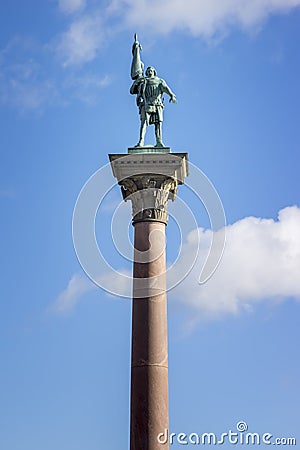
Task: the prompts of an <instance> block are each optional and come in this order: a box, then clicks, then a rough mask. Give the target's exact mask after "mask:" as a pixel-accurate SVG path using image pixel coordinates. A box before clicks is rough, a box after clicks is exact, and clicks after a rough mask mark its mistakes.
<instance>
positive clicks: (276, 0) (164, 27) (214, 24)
mask: <svg viewBox="0 0 300 450" xmlns="http://www.w3.org/2000/svg"><path fill="white" fill-rule="evenodd" d="M297 6H300V0H222V1H220V0H184V1H183V0H164V1H163V2H162V1H161V0H113V1H112V2H111V6H110V7H111V12H112V13H116V12H119V13H121V14H122V17H123V18H124V20H125V22H126V23H127V26H129V27H131V28H137V29H143V28H145V27H146V29H148V30H149V29H151V30H152V31H155V32H157V33H159V34H167V33H169V32H171V31H173V30H188V31H189V32H191V33H192V34H193V35H195V36H200V35H202V36H205V37H211V36H214V35H216V34H223V33H224V32H226V31H227V30H228V29H229V28H230V27H232V26H234V27H241V28H243V29H250V28H253V27H256V26H257V25H259V24H260V23H261V22H262V21H263V20H265V19H266V18H267V17H268V16H269V15H271V14H276V13H285V12H288V11H289V10H291V9H292V8H294V7H297Z"/></svg>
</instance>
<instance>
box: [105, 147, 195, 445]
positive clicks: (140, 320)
mask: <svg viewBox="0 0 300 450" xmlns="http://www.w3.org/2000/svg"><path fill="white" fill-rule="evenodd" d="M109 157H110V161H111V165H112V170H113V174H114V176H115V177H116V178H117V180H118V183H119V184H120V185H121V190H122V195H123V198H124V200H125V201H128V200H131V202H132V216H133V220H132V221H133V225H134V267H133V305H132V350H131V407H130V450H159V449H162V448H164V449H168V448H169V445H168V443H166V444H165V445H162V444H160V443H159V442H158V439H157V437H158V435H159V434H160V433H162V432H164V431H165V430H166V429H168V428H169V424H168V334H167V302H166V300H167V296H166V252H165V226H166V224H167V221H168V214H167V202H168V200H169V199H170V200H175V198H176V192H177V187H178V185H179V184H183V182H184V178H185V177H186V176H187V154H186V153H164V154H160V153H146V152H145V153H136V154H129V155H122V154H114V155H109Z"/></svg>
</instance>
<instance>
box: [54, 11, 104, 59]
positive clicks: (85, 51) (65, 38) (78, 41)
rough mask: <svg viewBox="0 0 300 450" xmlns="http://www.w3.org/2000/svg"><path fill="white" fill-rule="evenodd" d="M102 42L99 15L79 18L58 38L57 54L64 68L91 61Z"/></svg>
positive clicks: (102, 35)
mask: <svg viewBox="0 0 300 450" xmlns="http://www.w3.org/2000/svg"><path fill="white" fill-rule="evenodd" d="M103 40H104V33H103V26H102V21H101V17H100V15H99V14H93V15H92V14H91V15H85V16H82V17H80V18H79V19H77V20H75V21H74V22H72V23H71V25H70V27H69V29H68V31H66V32H65V33H63V34H62V35H61V37H60V40H59V43H58V46H57V53H58V55H59V57H60V58H61V59H62V61H63V65H64V66H65V67H67V66H72V65H81V64H83V63H87V62H89V61H92V60H93V59H94V58H95V57H96V55H97V53H98V51H99V49H100V48H101V46H102V43H103Z"/></svg>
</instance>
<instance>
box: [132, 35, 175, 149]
mask: <svg viewBox="0 0 300 450" xmlns="http://www.w3.org/2000/svg"><path fill="white" fill-rule="evenodd" d="M141 50H142V46H141V44H140V43H139V41H138V38H137V35H136V34H135V35H134V43H133V46H132V63H131V78H132V80H134V81H133V84H132V86H131V88H130V93H131V94H133V95H136V103H137V106H138V108H139V114H140V119H141V127H140V138H139V142H138V143H137V145H136V147H144V145H145V143H144V139H145V134H146V129H147V126H148V125H154V127H155V137H156V145H155V147H158V148H163V147H165V146H164V144H163V142H162V122H163V108H164V99H163V98H162V96H163V94H167V95H169V97H170V102H173V103H176V102H177V100H176V96H175V94H174V92H173V91H172V90H171V88H170V87H169V86H168V85H167V83H166V82H165V80H163V79H162V78H159V77H158V76H157V73H156V70H155V68H154V67H152V66H150V67H148V68H147V70H146V73H145V75H144V63H143V62H142V61H141V56H140V51H141Z"/></svg>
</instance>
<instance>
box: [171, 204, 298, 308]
mask: <svg viewBox="0 0 300 450" xmlns="http://www.w3.org/2000/svg"><path fill="white" fill-rule="evenodd" d="M226 228H227V229H226V246H225V251H224V255H223V259H222V260H221V263H220V266H219V267H218V269H217V270H216V272H215V273H214V275H213V276H212V277H211V278H210V279H209V280H208V281H207V282H206V283H205V284H204V285H199V284H198V279H199V274H200V272H201V267H202V265H203V259H204V256H205V255H206V254H207V251H208V248H209V245H210V233H211V232H210V231H205V232H204V231H203V230H200V235H201V236H200V255H201V256H202V257H200V258H199V259H198V261H197V263H196V265H195V267H194V268H193V270H192V271H191V273H190V274H189V276H188V277H187V278H186V279H185V280H183V282H182V283H181V284H180V285H179V286H178V287H177V288H176V289H175V290H174V291H173V292H171V293H170V297H173V298H176V299H178V300H179V301H182V302H183V303H184V304H185V305H188V306H191V307H192V308H193V309H194V310H195V311H196V312H197V311H198V312H199V317H216V316H220V315H222V314H228V313H230V314H237V313H238V312H240V311H241V310H245V309H246V310H251V309H252V308H253V306H254V305H255V304H256V303H257V302H259V301H268V302H274V301H275V302H277V301H282V300H285V299H287V298H291V297H293V298H296V299H300V283H299V279H300V276H299V268H300V208H298V207H296V206H293V207H287V208H285V209H282V210H281V211H279V214H278V221H275V220H273V219H261V218H257V217H246V218H244V219H242V220H240V221H238V222H236V223H234V224H233V225H228V226H227V227H226ZM194 234H195V231H194V232H192V233H191V235H190V236H189V240H188V242H187V243H186V244H185V245H184V246H183V250H182V251H183V254H184V255H185V258H186V259H187V260H188V257H189V254H190V252H191V249H192V247H193V246H194V245H195V242H194V241H195V239H194V238H193V235H194ZM185 258H183V259H185Z"/></svg>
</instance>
